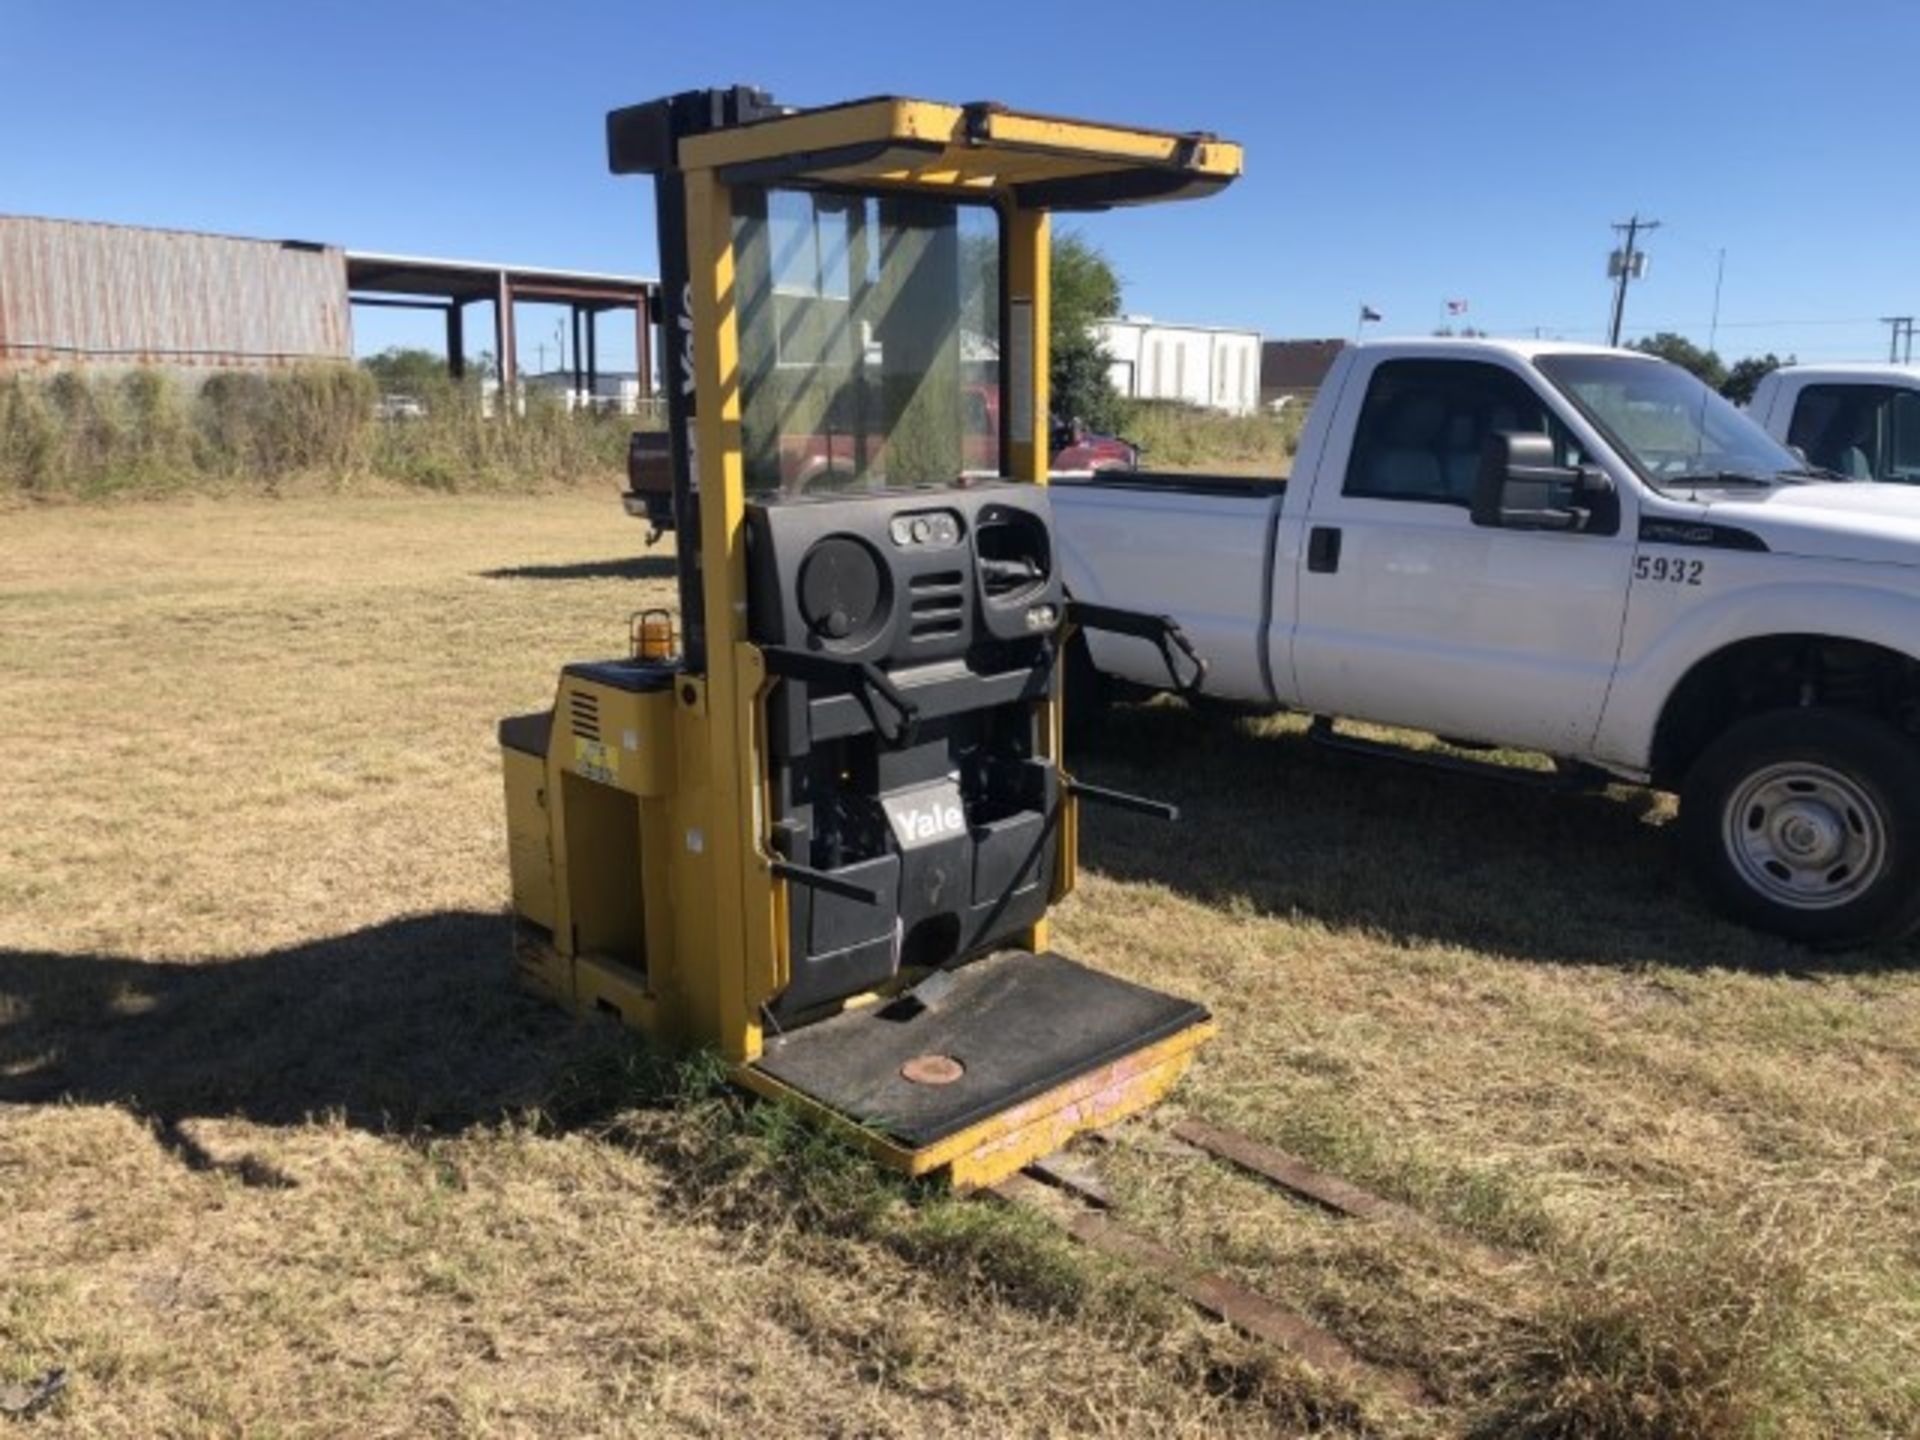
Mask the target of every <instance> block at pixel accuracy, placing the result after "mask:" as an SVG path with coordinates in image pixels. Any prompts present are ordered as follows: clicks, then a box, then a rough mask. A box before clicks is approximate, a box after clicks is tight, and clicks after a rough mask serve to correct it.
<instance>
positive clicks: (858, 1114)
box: [757, 950, 1207, 1150]
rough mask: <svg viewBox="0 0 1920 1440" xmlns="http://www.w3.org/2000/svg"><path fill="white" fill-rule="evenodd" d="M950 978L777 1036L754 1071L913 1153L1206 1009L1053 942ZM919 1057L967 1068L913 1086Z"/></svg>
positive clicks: (1180, 1026)
mask: <svg viewBox="0 0 1920 1440" xmlns="http://www.w3.org/2000/svg"><path fill="white" fill-rule="evenodd" d="M952 980H953V985H952V988H951V989H950V990H948V991H947V992H946V994H945V995H944V996H943V997H942V998H941V1000H940V1001H939V1003H938V1005H936V1006H935V1007H934V1008H933V1009H931V1010H918V1011H915V1009H914V1007H913V1006H912V1005H911V1004H906V1003H901V1002H894V1003H892V1004H889V1005H879V1006H869V1007H867V1008H865V1009H861V1010H854V1011H850V1012H848V1013H846V1014H844V1015H837V1016H835V1017H834V1018H833V1019H831V1020H823V1021H821V1022H820V1023H819V1024H817V1025H809V1026H807V1027H806V1028H805V1029H803V1030H795V1031H792V1032H790V1033H788V1034H786V1035H782V1036H777V1037H773V1038H771V1039H770V1040H769V1041H768V1042H767V1047H766V1051H765V1053H764V1054H763V1055H762V1056H761V1058H760V1060H759V1061H758V1063H757V1068H758V1069H760V1070H762V1071H764V1072H765V1073H766V1074H768V1075H770V1076H772V1077H773V1078H774V1079H776V1080H778V1081H780V1082H781V1083H782V1084H784V1085H787V1086H790V1087H791V1088H792V1089H795V1090H798V1091H800V1092H801V1093H802V1094H803V1095H806V1096H808V1097H809V1098H811V1099H813V1100H817V1101H819V1102H820V1103H821V1104H823V1105H827V1106H830V1107H831V1108H833V1109H834V1110H837V1111H839V1112H840V1113H841V1114H843V1115H846V1116H848V1117H850V1118H851V1119H854V1120H857V1121H859V1122H860V1123H862V1124H864V1125H869V1126H872V1127H874V1128H876V1129H879V1130H881V1131H883V1132H884V1133H886V1134H887V1135H889V1136H891V1137H892V1138H893V1139H895V1140H898V1141H900V1142H902V1143H903V1144H906V1145H908V1146H910V1147H912V1148H913V1149H916V1150H917V1149H920V1148H922V1147H923V1146H927V1145H931V1144H933V1143H934V1142H935V1141H937V1140H943V1139H945V1138H946V1137H947V1136H949V1135H952V1134H955V1133H956V1132H958V1131H961V1130H964V1129H966V1128H967V1127H968V1126H969V1125H974V1124H978V1123H979V1122H980V1121H982V1120H986V1119H988V1118H989V1117H991V1116H993V1115H996V1114H998V1113H999V1112H1001V1111H1003V1110H1006V1109H1008V1108H1010V1107H1012V1106H1014V1105H1018V1104H1020V1103H1021V1102H1022V1101H1025V1100H1030V1099H1032V1098H1033V1097H1034V1096H1035V1095H1038V1094H1041V1093H1042V1092H1044V1091H1047V1090H1050V1089H1052V1088H1054V1087H1055V1086H1057V1085H1063V1084H1065V1083H1066V1082H1067V1081H1069V1080H1072V1079H1074V1078H1076V1077H1077V1076H1080V1075H1084V1074H1086V1073H1087V1072H1088V1071H1090V1070H1094V1069H1097V1068H1099V1067H1100V1066H1102V1065H1105V1064H1108V1063H1110V1062H1111V1061H1114V1060H1118V1059H1120V1058H1121V1057H1123V1056H1125V1055H1127V1054H1129V1053H1131V1052H1132V1051H1135V1050H1138V1049H1140V1048H1141V1047H1142V1046H1145V1045H1151V1044H1153V1043H1154V1042H1155V1041H1158V1040H1164V1039H1165V1038H1167V1037H1168V1036H1169V1035H1173V1034H1177V1033H1178V1032H1179V1031H1181V1030H1184V1029H1186V1028H1187V1027H1188V1026H1190V1025H1194V1024H1197V1023H1199V1022H1201V1021H1203V1020H1205V1019H1206V1018H1207V1012H1206V1010H1205V1009H1204V1008H1203V1007H1201V1006H1199V1005H1196V1004H1194V1003H1193V1002H1192V1001H1190V1000H1181V999H1178V998H1177V997H1175V996H1172V995H1163V994H1161V993H1160V992H1159V991H1157V990H1149V989H1147V988H1146V987H1145V986H1142V985H1135V984H1133V983H1131V982H1130V981H1126V980H1121V979H1117V978H1116V977H1114V976H1112V975H1103V974H1101V973H1100V972H1099V971H1097V970H1089V969H1087V967H1086V966H1084V965H1078V964H1075V963H1074V962H1073V961H1071V960H1068V959H1066V958H1065V957H1064V956H1061V955H1056V954H1054V953H1053V952H1052V951H1050V950H1049V951H1043V952H1041V953H1040V954H1037V955H1035V954H1030V953H1029V952H1027V951H1024V950H1005V951H1001V952H1000V953H999V954H996V955H989V956H986V957H985V958H983V959H980V960H976V961H974V962H973V963H972V964H970V965H967V966H965V967H964V968H962V969H959V970H956V971H953V972H952ZM909 1012H912V1013H909ZM923 1055H941V1056H950V1057H951V1058H953V1059H955V1060H958V1061H959V1062H960V1063H961V1065H962V1066H964V1067H965V1073H964V1074H963V1075H962V1076H961V1078H960V1079H959V1080H957V1081H955V1082H953V1083H952V1084H949V1085H917V1084H915V1083H913V1082H912V1081H910V1080H907V1079H906V1078H904V1077H903V1076H902V1075H901V1073H900V1069H901V1067H902V1066H903V1065H905V1064H906V1063H907V1062H908V1061H909V1060H913V1059H915V1058H917V1057H919V1056H923Z"/></svg>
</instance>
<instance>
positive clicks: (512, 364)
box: [493, 271, 520, 418]
mask: <svg viewBox="0 0 1920 1440" xmlns="http://www.w3.org/2000/svg"><path fill="white" fill-rule="evenodd" d="M493 339H494V347H493V353H494V361H495V364H496V365H498V367H499V371H500V389H499V410H500V414H501V416H502V417H503V418H504V417H506V416H510V415H512V414H513V405H514V400H513V396H514V390H515V387H516V382H517V381H518V379H519V375H520V363H519V355H518V353H517V352H516V351H515V348H514V339H513V285H512V282H510V281H509V280H508V279H507V276H506V272H505V271H502V272H501V274H500V278H499V286H498V288H497V289H496V290H495V292H494V297H493Z"/></svg>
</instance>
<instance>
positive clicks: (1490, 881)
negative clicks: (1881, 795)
mask: <svg viewBox="0 0 1920 1440" xmlns="http://www.w3.org/2000/svg"><path fill="white" fill-rule="evenodd" d="M1068 758H1069V762H1070V763H1071V764H1072V766H1073V767H1074V769H1075V771H1076V773H1078V774H1079V775H1081V777H1082V778H1084V779H1086V780H1088V781H1091V782H1093V783H1096V784H1103V785H1110V786H1113V787H1115V788H1118V789H1123V790H1132V791H1137V792H1139V793H1143V794H1148V795H1153V796H1155V797H1157V798H1161V799H1166V800H1172V801H1175V802H1176V803H1178V804H1179V806H1180V807H1181V818H1180V821H1179V822H1178V828H1177V829H1175V830H1171V831H1169V830H1168V829H1167V828H1166V827H1165V826H1164V825H1163V824H1160V823H1157V822H1154V821H1152V820H1145V819H1140V818H1138V817H1135V816H1131V815H1125V814H1121V813H1118V812H1115V811H1112V810H1105V809H1099V808H1097V807H1094V806H1085V807H1083V808H1082V810H1081V816H1082V821H1081V842H1080V846H1081V863H1082V864H1083V865H1084V866H1086V867H1087V868H1089V869H1092V870H1095V871H1098V872H1101V873H1103V874H1106V875H1111V876H1113V877H1115V878H1118V879H1123V880H1130V881H1147V882H1157V883H1159V884H1163V885H1166V886H1167V887H1168V888H1170V889H1172V890H1174V891H1177V892H1179V893H1180V894H1183V895H1186V896H1188V897H1190V898H1192V899H1195V900H1198V901H1200V902H1202V903H1204V904H1208V905H1230V904H1241V905H1250V906H1252V907H1253V908H1254V909H1255V910H1257V911H1259V912H1261V913H1264V914H1269V915H1296V914H1297V915H1299V916H1300V917H1302V918H1305V919H1309V920H1315V921H1318V922H1320V923H1322V924H1324V925H1328V926H1331V927H1334V928H1337V929H1354V930H1365V931H1371V932H1374V933H1378V934H1382V935H1386V936H1389V937H1391V938H1393V939H1395V940H1397V941H1402V942H1408V943H1420V942H1429V943H1431V942H1437V943H1440V944H1446V945H1458V946H1462V947H1465V948H1468V949H1472V950H1477V951H1482V952H1487V953H1492V954H1497V955H1501V956H1505V957H1509V958H1512V959H1516V960H1525V961H1544V962H1555V963H1569V964H1597V965H1633V964H1639V963H1645V962H1658V963H1662V964H1670V965H1678V966H1708V965H1718V966H1727V967H1731V968H1738V969H1747V970H1755V971H1769V972H1784V973H1798V974H1803V975H1811V974H1834V973H1862V972H1871V971H1875V970H1883V969H1893V968H1905V967H1909V966H1911V965H1912V964H1914V963H1915V959H1916V957H1915V953H1914V951H1913V949H1912V948H1911V947H1910V946H1890V947H1883V948H1881V949H1878V950H1869V951H1862V952H1858V953H1854V954H1840V955H1829V954H1822V953H1819V952H1816V951H1811V950H1808V949H1806V948H1804V947H1801V946H1797V945H1793V944H1790V943H1788V942H1786V941H1783V940H1775V939H1772V938H1770V937H1767V936H1764V935H1759V934H1756V933H1754V932H1751V931H1748V930H1745V929H1742V928H1740V927H1738V926H1734V925H1731V924H1728V923H1725V922H1723V921H1721V920H1720V919H1718V918H1717V917H1716V916H1714V915H1713V914H1712V913H1710V912H1709V911H1708V909H1707V907H1706V902H1705V901H1704V900H1703V899H1702V898H1701V897H1700V895H1699V894H1698V892H1696V891H1695V890H1694V889H1693V887H1692V886H1691V885H1690V884H1689V883H1688V881H1687V880H1686V878H1685V877H1684V875H1683V874H1682V873H1681V865H1680V855H1679V853H1678V845H1677V842H1676V840H1675V838H1674V836H1673V835H1672V834H1671V827H1670V826H1668V825H1666V824H1664V823H1661V821H1660V820H1659V818H1658V813H1657V803H1658V802H1657V801H1656V800H1655V798H1654V797H1653V796H1651V795H1648V794H1646V793H1644V792H1640V791H1634V790H1629V789H1614V790H1611V791H1608V792H1604V793H1593V794H1565V793H1554V792H1551V791H1544V790H1531V789H1527V788H1525V787H1524V786H1519V785H1506V784H1502V783H1499V782H1497V781H1493V780H1487V779H1480V778H1475V777H1470V776H1461V775H1448V774H1442V773H1440V772H1437V771H1432V770H1422V769H1420V768H1418V767H1414V766H1408V765H1402V764H1397V763H1395V762H1393V761H1390V760H1375V759H1367V758H1363V757H1358V756H1352V755H1343V754H1339V753H1335V752H1332V751H1329V750H1326V749H1324V748H1322V747H1320V746H1316V745H1314V744H1313V743H1311V742H1310V741H1309V740H1308V739H1307V738H1306V736H1305V734H1304V733H1301V732H1299V731H1297V730H1293V731H1289V730H1285V729H1279V730H1276V728H1275V727H1274V726H1273V725H1270V724H1269V725H1262V724H1260V723H1258V722H1248V721H1240V722H1238V723H1229V722H1225V721H1221V720H1215V719H1208V718H1204V717H1202V716H1199V715H1196V714H1194V713H1193V712H1192V711H1189V710H1187V709H1186V708H1184V707H1182V706H1178V705H1173V704H1158V705H1148V706H1120V707H1116V708H1115V709H1114V710H1113V712H1112V713H1111V714H1110V716H1109V717H1108V718H1107V719H1106V721H1105V722H1104V724H1103V726H1102V728H1101V730H1100V731H1099V732H1098V734H1097V736H1096V737H1095V738H1094V742H1093V743H1092V744H1090V745H1087V746H1083V747H1080V748H1078V749H1075V750H1073V751H1071V752H1070V753H1069V757H1068Z"/></svg>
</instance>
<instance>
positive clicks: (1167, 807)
mask: <svg viewBox="0 0 1920 1440" xmlns="http://www.w3.org/2000/svg"><path fill="white" fill-rule="evenodd" d="M1067 789H1069V790H1071V791H1072V792H1073V795H1074V798H1075V799H1077V800H1090V801H1092V802H1093V803H1094V804H1095V805H1110V806H1112V807H1113V808H1114V809H1115V810H1130V811H1132V812H1133V813H1134V814H1135V815H1151V816H1153V818H1154V819H1156V820H1178V819H1179V818H1180V807H1179V806H1178V805H1175V804H1173V803H1171V802H1170V801H1166V800H1153V799H1150V798H1148V797H1147V796H1145V795H1130V794H1128V793H1127V792H1126V791H1125V790H1109V789H1108V788H1107V787H1106V786H1105V785H1089V784H1087V782H1086V781H1084V780H1069V781H1068V782H1067Z"/></svg>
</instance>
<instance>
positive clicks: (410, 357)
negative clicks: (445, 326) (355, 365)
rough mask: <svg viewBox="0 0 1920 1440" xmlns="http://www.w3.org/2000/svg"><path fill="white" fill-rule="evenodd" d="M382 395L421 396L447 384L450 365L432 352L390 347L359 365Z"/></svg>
mask: <svg viewBox="0 0 1920 1440" xmlns="http://www.w3.org/2000/svg"><path fill="white" fill-rule="evenodd" d="M360 368H361V369H363V370H365V371H366V372H367V373H368V374H369V375H371V376H373V378H374V380H375V381H376V382H377V383H378V384H379V386H380V392H381V393H382V394H383V395H415V396H417V395H420V394H421V393H423V392H425V391H430V390H438V389H440V388H442V387H444V386H445V385H446V383H447V362H446V361H445V360H443V359H442V358H441V357H440V356H438V355H436V354H434V353H433V351H431V350H420V349H416V348H409V347H406V346H401V345H390V346H388V347H387V348H386V349H385V350H382V351H381V352H380V353H379V354H378V355H369V356H367V358H366V359H364V360H362V361H361V362H360Z"/></svg>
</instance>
